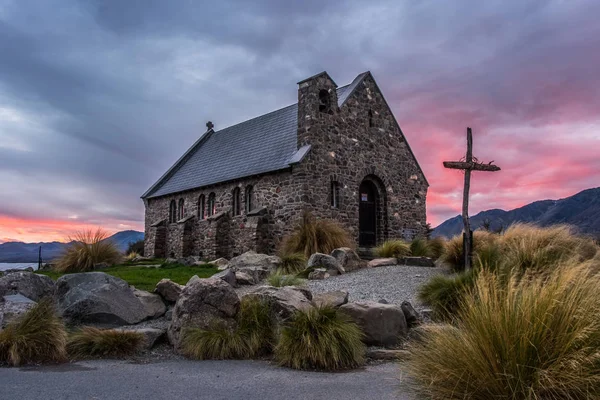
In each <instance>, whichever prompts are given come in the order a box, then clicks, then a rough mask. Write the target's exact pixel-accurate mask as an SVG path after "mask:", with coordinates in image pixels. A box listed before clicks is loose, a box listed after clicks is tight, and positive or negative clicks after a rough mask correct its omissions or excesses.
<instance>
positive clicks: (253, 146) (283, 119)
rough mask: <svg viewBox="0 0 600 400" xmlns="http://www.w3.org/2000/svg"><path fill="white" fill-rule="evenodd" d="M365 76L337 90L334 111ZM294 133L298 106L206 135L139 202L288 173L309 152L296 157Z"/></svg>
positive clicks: (363, 74) (296, 124)
mask: <svg viewBox="0 0 600 400" xmlns="http://www.w3.org/2000/svg"><path fill="white" fill-rule="evenodd" d="M366 74H367V73H362V74H360V75H358V76H357V77H356V78H355V79H354V81H352V83H351V84H349V85H346V86H343V87H340V88H338V89H337V96H338V105H339V106H342V105H343V104H344V102H345V101H346V100H347V99H348V97H349V96H350V94H351V93H352V92H353V91H354V89H355V88H356V86H358V84H359V83H360V81H362V79H363V78H364V77H365V76H366ZM297 129H298V104H292V105H290V106H287V107H285V108H282V109H280V110H277V111H273V112H270V113H268V114H265V115H261V116H260V117H256V118H252V119H250V120H248V121H245V122H242V123H239V124H237V125H233V126H230V127H228V128H225V129H222V130H220V131H215V132H212V131H209V132H207V133H205V134H204V135H202V137H200V139H198V141H196V143H194V145H193V146H192V147H191V148H190V149H189V150H188V151H187V152H186V153H185V154H184V155H183V156H182V157H181V158H180V159H179V160H178V161H177V162H176V163H175V164H174V165H173V166H172V167H171V168H170V169H169V170H168V171H167V172H166V173H165V174H164V175H163V176H162V177H161V178H160V179H159V180H158V181H157V182H156V183H155V184H154V185H153V186H152V187H151V188H150V189H148V191H147V192H146V193H144V195H142V198H151V197H159V196H165V195H168V194H172V193H177V192H182V191H185V190H190V189H195V188H199V187H202V186H208V185H213V184H216V183H220V182H225V181H230V180H234V179H240V178H244V177H247V176H252V175H258V174H263V173H266V172H272V171H277V170H281V169H285V168H289V167H290V164H293V163H296V162H299V159H301V158H302V157H303V156H304V155H305V154H306V152H307V151H308V150H309V148H308V149H307V148H302V149H300V150H301V151H299V149H298V146H297V144H298V143H297ZM300 153H301V154H300Z"/></svg>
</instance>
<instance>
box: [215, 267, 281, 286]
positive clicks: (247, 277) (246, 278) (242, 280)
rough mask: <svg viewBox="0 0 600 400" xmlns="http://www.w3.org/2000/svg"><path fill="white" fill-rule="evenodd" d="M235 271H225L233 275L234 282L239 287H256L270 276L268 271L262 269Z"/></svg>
mask: <svg viewBox="0 0 600 400" xmlns="http://www.w3.org/2000/svg"><path fill="white" fill-rule="evenodd" d="M236 269H237V270H236V271H235V272H234V270H233V269H232V268H228V269H226V270H225V271H229V273H233V274H234V276H235V280H236V282H237V283H238V284H239V285H256V284H257V283H260V282H261V281H263V280H264V279H266V278H267V276H269V275H270V274H271V272H270V270H268V269H265V268H263V267H243V268H239V269H238V268H236Z"/></svg>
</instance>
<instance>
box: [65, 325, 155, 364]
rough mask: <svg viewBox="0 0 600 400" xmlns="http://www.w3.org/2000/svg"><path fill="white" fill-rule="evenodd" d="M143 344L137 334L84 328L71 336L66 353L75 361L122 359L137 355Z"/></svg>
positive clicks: (141, 336)
mask: <svg viewBox="0 0 600 400" xmlns="http://www.w3.org/2000/svg"><path fill="white" fill-rule="evenodd" d="M143 342H144V335H143V334H141V333H139V332H134V331H118V330H114V329H107V330H103V329H98V328H94V327H91V326H85V327H83V328H81V329H79V330H78V331H76V332H74V333H73V334H71V336H70V337H69V341H68V343H67V351H68V353H69V356H71V357H73V358H75V359H85V358H103V357H110V358H123V357H128V356H132V355H134V354H135V353H137V352H138V351H139V350H140V349H141V347H142V344H143Z"/></svg>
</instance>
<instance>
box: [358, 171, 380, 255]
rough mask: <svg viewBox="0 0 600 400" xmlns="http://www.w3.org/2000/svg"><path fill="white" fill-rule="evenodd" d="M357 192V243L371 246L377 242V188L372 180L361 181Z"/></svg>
mask: <svg viewBox="0 0 600 400" xmlns="http://www.w3.org/2000/svg"><path fill="white" fill-rule="evenodd" d="M358 192H359V193H358V195H359V199H358V201H359V203H358V204H359V209H358V214H359V215H358V223H359V236H358V244H359V246H364V247H372V246H375V245H376V244H377V188H376V187H375V185H374V184H373V183H372V182H370V181H363V183H361V185H360V188H359V191H358Z"/></svg>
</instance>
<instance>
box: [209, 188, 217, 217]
mask: <svg viewBox="0 0 600 400" xmlns="http://www.w3.org/2000/svg"><path fill="white" fill-rule="evenodd" d="M216 211H217V205H216V204H215V193H214V192H213V193H211V194H209V195H208V210H207V212H208V216H209V217H212V216H213V215H215V213H216Z"/></svg>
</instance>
